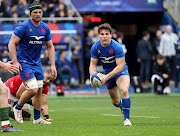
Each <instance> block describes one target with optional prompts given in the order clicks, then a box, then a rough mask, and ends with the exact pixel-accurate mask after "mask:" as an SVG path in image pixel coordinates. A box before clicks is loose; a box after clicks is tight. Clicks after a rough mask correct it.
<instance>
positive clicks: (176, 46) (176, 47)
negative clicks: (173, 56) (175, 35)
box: [174, 41, 178, 52]
mask: <svg viewBox="0 0 180 136" xmlns="http://www.w3.org/2000/svg"><path fill="white" fill-rule="evenodd" d="M174 47H175V50H176V52H177V51H178V45H177V41H176V42H175V43H174Z"/></svg>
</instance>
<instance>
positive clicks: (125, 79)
mask: <svg viewBox="0 0 180 136" xmlns="http://www.w3.org/2000/svg"><path fill="white" fill-rule="evenodd" d="M111 32H112V28H111V26H110V25H109V24H108V23H105V24H102V25H100V26H99V27H98V36H99V39H100V40H99V41H97V42H96V43H95V44H94V45H93V46H92V48H91V62H90V66H89V73H90V74H92V73H95V72H97V70H96V66H97V63H98V59H100V62H101V64H102V66H103V70H104V73H105V74H102V80H101V82H102V85H104V84H105V83H106V85H107V88H108V92H109V95H110V97H111V99H112V103H113V104H114V106H116V107H119V108H120V110H121V113H122V115H123V116H124V122H123V123H124V126H131V125H132V124H131V122H130V118H129V115H130V114H129V113H130V105H131V100H130V97H129V92H128V89H129V85H130V75H129V73H128V66H127V65H126V63H125V55H124V52H123V48H122V46H121V45H120V44H119V43H118V42H116V41H114V40H113V39H111V38H112V35H111ZM91 85H92V84H91ZM119 90H120V92H121V96H122V99H120V96H119Z"/></svg>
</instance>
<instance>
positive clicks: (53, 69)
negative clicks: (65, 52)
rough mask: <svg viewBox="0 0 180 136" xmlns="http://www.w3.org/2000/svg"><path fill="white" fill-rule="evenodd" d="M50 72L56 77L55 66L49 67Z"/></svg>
mask: <svg viewBox="0 0 180 136" xmlns="http://www.w3.org/2000/svg"><path fill="white" fill-rule="evenodd" d="M51 71H52V75H53V76H54V77H55V79H56V77H57V71H56V66H51Z"/></svg>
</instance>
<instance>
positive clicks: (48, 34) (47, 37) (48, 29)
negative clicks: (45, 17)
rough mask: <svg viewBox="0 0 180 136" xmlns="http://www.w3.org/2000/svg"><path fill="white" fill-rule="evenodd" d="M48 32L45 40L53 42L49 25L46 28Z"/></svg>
mask: <svg viewBox="0 0 180 136" xmlns="http://www.w3.org/2000/svg"><path fill="white" fill-rule="evenodd" d="M46 31H47V34H46V38H45V40H46V41H49V40H51V39H52V38H51V32H50V28H49V26H48V25H47V27H46Z"/></svg>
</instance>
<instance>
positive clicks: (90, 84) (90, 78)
mask: <svg viewBox="0 0 180 136" xmlns="http://www.w3.org/2000/svg"><path fill="white" fill-rule="evenodd" d="M90 85H91V86H92V87H94V86H93V85H92V83H91V75H90Z"/></svg>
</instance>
